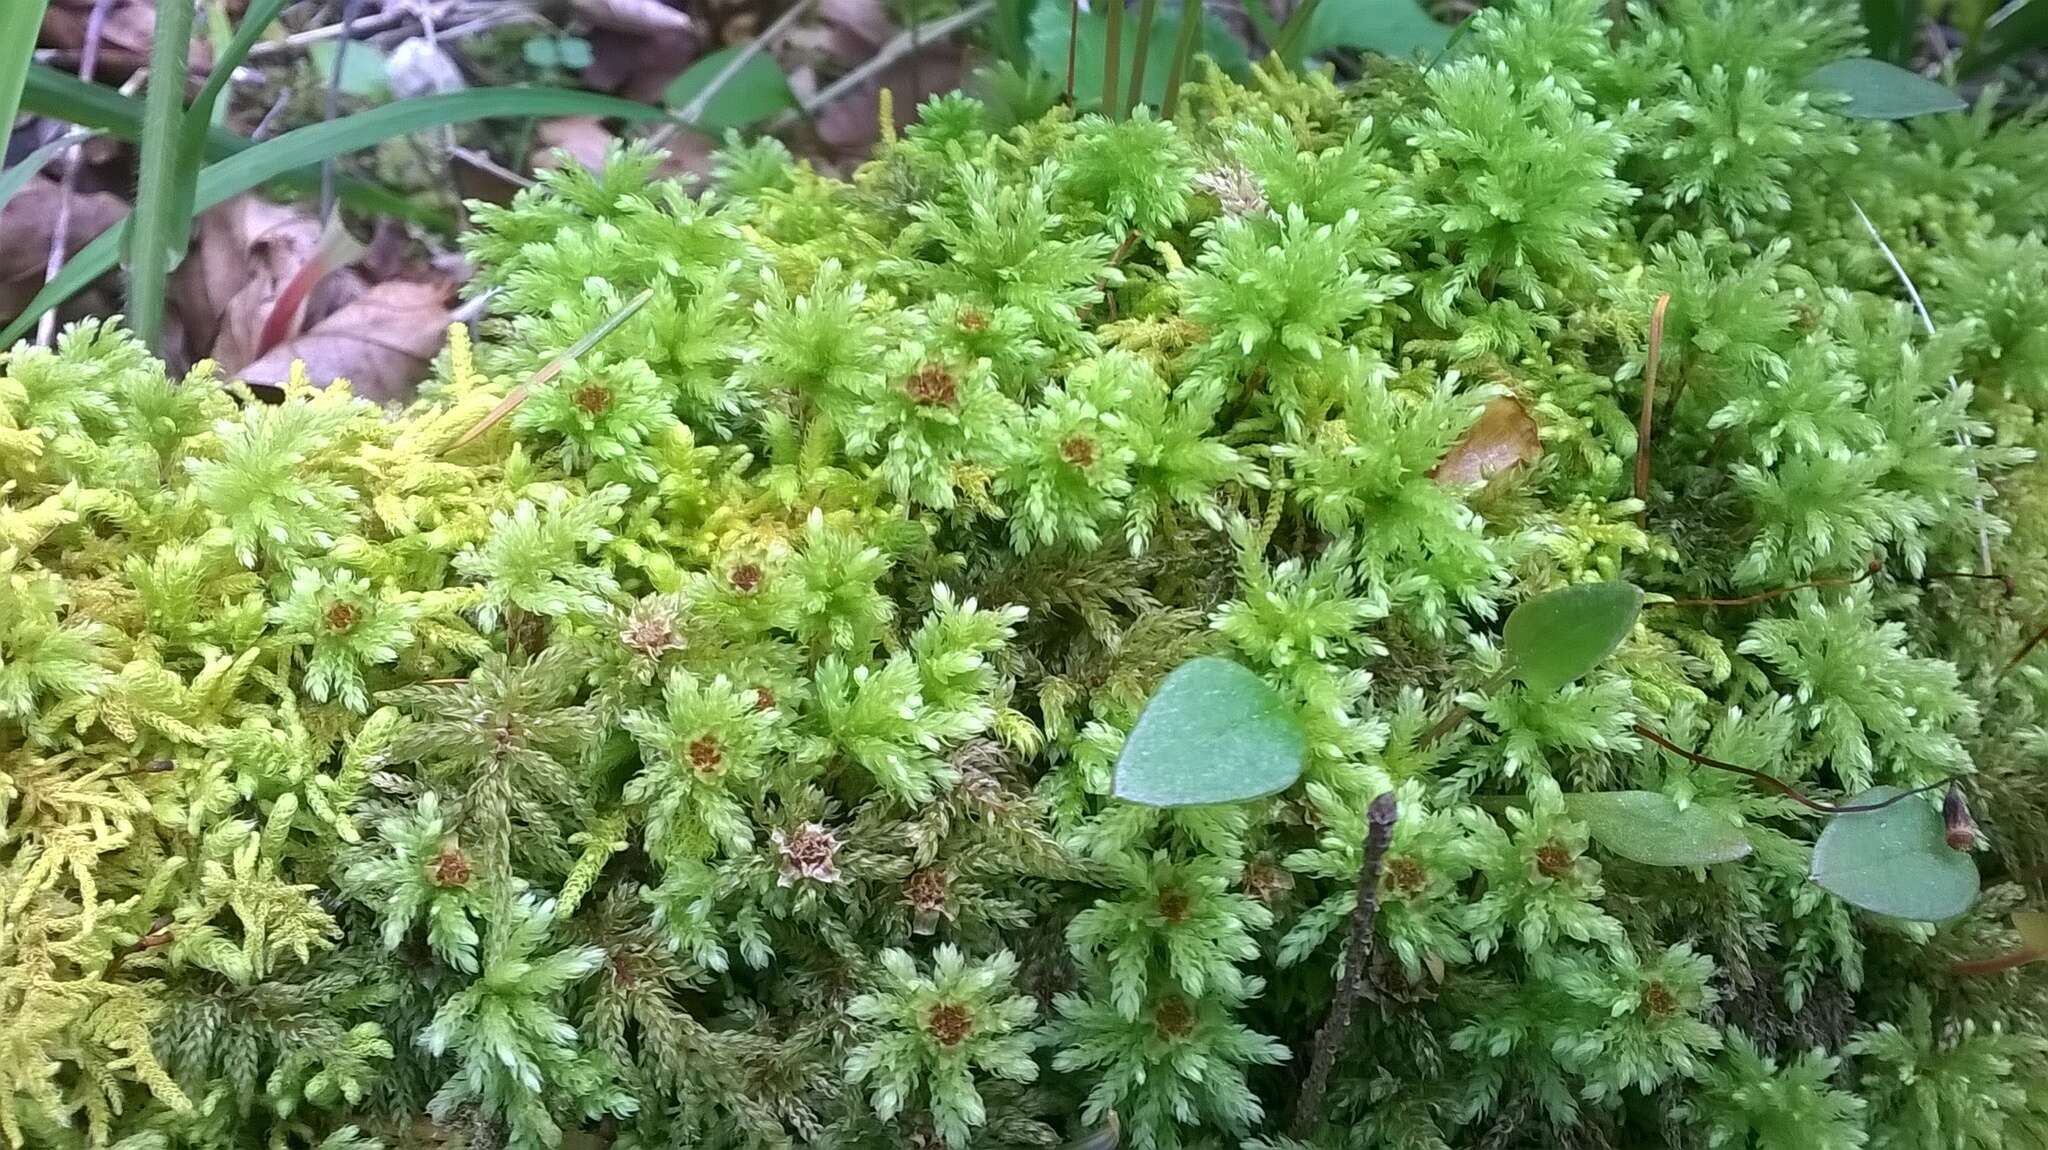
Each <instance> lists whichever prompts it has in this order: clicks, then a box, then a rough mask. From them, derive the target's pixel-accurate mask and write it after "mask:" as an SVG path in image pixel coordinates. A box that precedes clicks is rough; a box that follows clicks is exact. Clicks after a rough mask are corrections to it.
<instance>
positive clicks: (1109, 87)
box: [1102, 0, 1124, 120]
mask: <svg viewBox="0 0 2048 1150" xmlns="http://www.w3.org/2000/svg"><path fill="white" fill-rule="evenodd" d="M1102 19H1103V53H1102V114H1103V115H1105V116H1108V117H1109V118H1110V119H1112V120H1114V119H1117V118H1118V116H1119V113H1120V111H1121V109H1122V108H1123V105H1122V104H1120V103H1118V102H1117V98H1116V94H1117V80H1118V79H1120V78H1121V74H1122V72H1123V70H1124V53H1123V47H1124V0H1109V4H1108V6H1107V7H1105V8H1104V9H1103V11H1102Z"/></svg>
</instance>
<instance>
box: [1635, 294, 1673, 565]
mask: <svg viewBox="0 0 2048 1150" xmlns="http://www.w3.org/2000/svg"><path fill="white" fill-rule="evenodd" d="M1670 306H1671V293H1670V292H1665V293H1664V294H1663V295H1660V296H1658V297H1657V304H1656V306H1655V307H1652V308H1651V309H1650V358H1649V359H1648V360H1647V361H1646V362H1645V363H1644V364H1643V411H1642V414H1641V415H1639V416H1637V417H1636V502H1637V503H1640V504H1642V507H1641V508H1640V509H1638V510H1637V511H1636V526H1637V527H1641V528H1645V529H1647V528H1648V527H1649V526H1650V419H1651V416H1652V415H1653V414H1654V413H1655V411H1656V406H1655V405H1656V402H1657V361H1658V360H1660V359H1662V358H1663V356H1664V309H1666V308H1668V307H1670Z"/></svg>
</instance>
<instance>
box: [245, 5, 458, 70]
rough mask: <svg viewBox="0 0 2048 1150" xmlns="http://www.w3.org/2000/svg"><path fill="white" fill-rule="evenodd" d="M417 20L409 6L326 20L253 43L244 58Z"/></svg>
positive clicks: (286, 53)
mask: <svg viewBox="0 0 2048 1150" xmlns="http://www.w3.org/2000/svg"><path fill="white" fill-rule="evenodd" d="M417 23H419V17H418V16H417V15H415V14H414V13H413V12H412V11H411V10H410V9H408V8H404V7H394V8H392V9H391V10H389V11H385V12H380V13H378V14H376V15H374V16H364V17H362V18H361V19H359V20H357V21H356V22H355V23H354V24H353V25H349V24H346V23H343V24H328V25H326V26H324V27H320V28H308V29H306V30H305V31H304V32H294V33H292V34H291V35H289V36H286V37H285V38H284V39H282V40H273V41H269V42H267V43H259V44H256V45H254V46H252V47H251V48H250V49H249V55H248V56H247V57H246V58H247V59H249V60H267V59H270V58H271V57H273V56H294V55H297V54H298V53H300V52H303V51H305V50H306V49H308V48H310V47H312V46H313V45H315V44H321V43H325V42H326V41H329V40H336V39H340V38H342V37H344V36H375V35H377V34H379V33H382V32H390V31H393V30H394V29H397V28H402V27H404V26H406V25H408V24H417Z"/></svg>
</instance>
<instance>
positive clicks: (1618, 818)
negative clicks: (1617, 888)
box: [1564, 791, 1750, 866]
mask: <svg viewBox="0 0 2048 1150" xmlns="http://www.w3.org/2000/svg"><path fill="white" fill-rule="evenodd" d="M1564 805H1565V810H1567V811H1569V812H1570V813H1571V816H1572V817H1573V818H1575V819H1577V820H1579V821H1580V822H1582V823H1585V824H1586V829H1587V830H1588V831H1589V832H1591V834H1592V836H1593V841H1595V842H1597V843H1599V844H1600V845H1601V846H1603V847H1606V848H1607V849H1608V850H1611V851H1613V852H1614V853H1615V854H1618V855H1620V856H1621V857H1623V858H1625V859H1632V860H1634V861H1636V862H1639V863H1642V864H1644V865H1646V866H1712V865H1714V864H1715V863H1725V862H1734V861H1735V860H1736V859H1739V858H1743V857H1745V856H1747V855H1748V854H1749V850H1750V847H1749V838H1748V836H1746V835H1744V834H1743V833H1742V828H1741V827H1740V826H1737V825H1736V824H1735V822H1734V821H1733V820H1731V819H1729V818H1728V817H1727V816H1725V815H1722V814H1719V813H1717V812H1714V811H1711V810H1708V809H1707V808H1705V807H1703V806H1701V805H1699V804H1698V803H1694V804H1693V805H1691V806H1688V807H1681V806H1679V805H1678V804H1677V803H1676V802H1674V801H1672V799H1671V797H1670V796H1669V795H1662V794H1658V793H1657V792H1656V791H1590V792H1582V793H1579V794H1569V795H1566V796H1565V797H1564Z"/></svg>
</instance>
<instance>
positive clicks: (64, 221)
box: [0, 0, 114, 347]
mask: <svg viewBox="0 0 2048 1150" xmlns="http://www.w3.org/2000/svg"><path fill="white" fill-rule="evenodd" d="M113 6H114V5H113V0H93V5H92V11H90V12H88V13H86V17H85V43H83V44H82V45H80V46H79V57H78V78H79V79H80V80H81V81H83V82H85V83H87V84H90V83H92V75H93V72H94V71H96V70H97V69H98V68H99V63H100V36H101V34H102V33H103V32H105V30H106V27H107V10H108V9H109V8H112V7H113ZM4 127H6V125H4V124H0V128H4ZM82 142H83V141H82V140H81V143H82ZM81 151H82V149H81V148H80V147H79V145H78V144H73V145H72V146H71V147H69V148H66V149H65V150H64V168H63V172H62V174H60V175H59V176H58V177H57V219H56V222H55V223H54V224H52V225H51V227H50V254H49V256H48V258H46V259H45V260H44V261H43V283H45V284H48V283H49V282H50V281H51V280H54V279H56V278H57V273H58V272H61V271H63V270H64V249H65V248H67V247H69V246H70V244H71V197H72V196H73V195H74V194H76V192H77V190H78V161H79V156H80V152H81ZM56 338H57V309H56V308H51V309H50V310H48V311H46V312H44V313H43V317H42V318H41V319H39V320H37V321H36V344H37V346H39V347H48V346H50V343H51V341H53V340H55V339H56Z"/></svg>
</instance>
